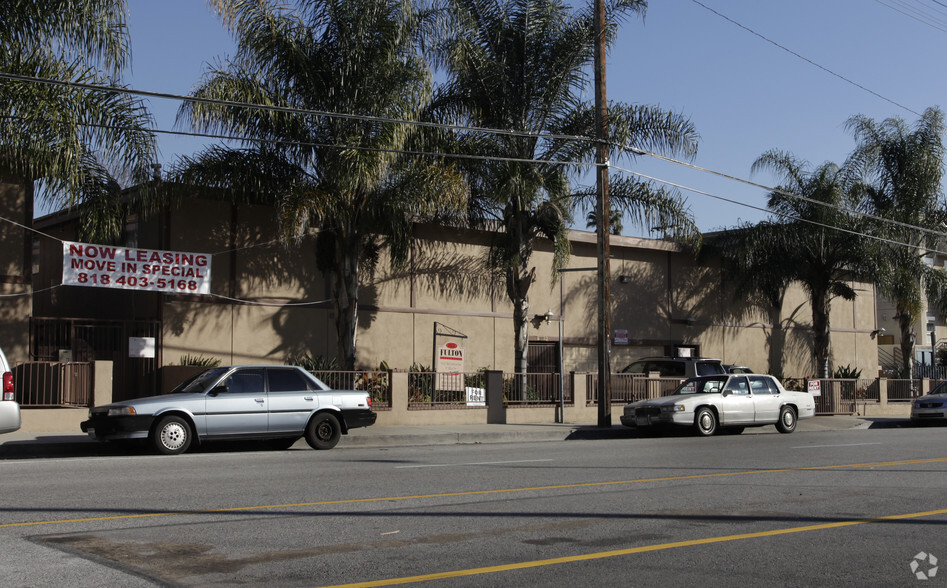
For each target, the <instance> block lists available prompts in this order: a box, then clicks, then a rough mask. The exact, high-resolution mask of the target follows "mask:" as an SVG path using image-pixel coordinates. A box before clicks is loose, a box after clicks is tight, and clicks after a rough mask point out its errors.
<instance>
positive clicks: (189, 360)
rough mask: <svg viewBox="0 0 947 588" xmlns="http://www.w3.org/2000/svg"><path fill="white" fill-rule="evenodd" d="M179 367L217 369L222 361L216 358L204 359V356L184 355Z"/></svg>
mask: <svg viewBox="0 0 947 588" xmlns="http://www.w3.org/2000/svg"><path fill="white" fill-rule="evenodd" d="M178 365H193V366H197V367H217V366H219V365H220V360H219V359H217V358H215V357H204V356H203V355H184V356H182V357H181V361H180V362H178Z"/></svg>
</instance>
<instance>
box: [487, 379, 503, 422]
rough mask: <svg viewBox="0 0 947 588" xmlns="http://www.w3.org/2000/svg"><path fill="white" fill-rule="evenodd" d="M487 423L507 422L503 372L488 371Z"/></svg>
mask: <svg viewBox="0 0 947 588" xmlns="http://www.w3.org/2000/svg"><path fill="white" fill-rule="evenodd" d="M486 380H487V385H486V388H487V424H489V425H505V424H506V405H505V404H504V403H503V372H501V371H499V370H488V371H487V377H486Z"/></svg>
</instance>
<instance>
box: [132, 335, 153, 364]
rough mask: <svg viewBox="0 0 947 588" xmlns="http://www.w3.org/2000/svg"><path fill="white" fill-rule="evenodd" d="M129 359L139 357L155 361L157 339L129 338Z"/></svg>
mask: <svg viewBox="0 0 947 588" xmlns="http://www.w3.org/2000/svg"><path fill="white" fill-rule="evenodd" d="M128 357H138V358H141V359H154V357H155V338H154V337H129V338H128Z"/></svg>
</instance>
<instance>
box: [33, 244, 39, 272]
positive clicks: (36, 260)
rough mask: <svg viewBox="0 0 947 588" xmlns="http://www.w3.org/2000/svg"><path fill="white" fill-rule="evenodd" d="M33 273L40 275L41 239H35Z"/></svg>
mask: <svg viewBox="0 0 947 588" xmlns="http://www.w3.org/2000/svg"><path fill="white" fill-rule="evenodd" d="M33 273H34V274H38V273H39V239H33Z"/></svg>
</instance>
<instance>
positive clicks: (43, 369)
mask: <svg viewBox="0 0 947 588" xmlns="http://www.w3.org/2000/svg"><path fill="white" fill-rule="evenodd" d="M13 385H14V390H15V394H16V400H17V402H19V403H20V405H22V406H26V407H35V406H47V407H85V406H91V403H92V364H91V363H87V362H66V363H59V362H47V361H36V362H29V363H22V364H20V365H18V366H16V367H14V368H13Z"/></svg>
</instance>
